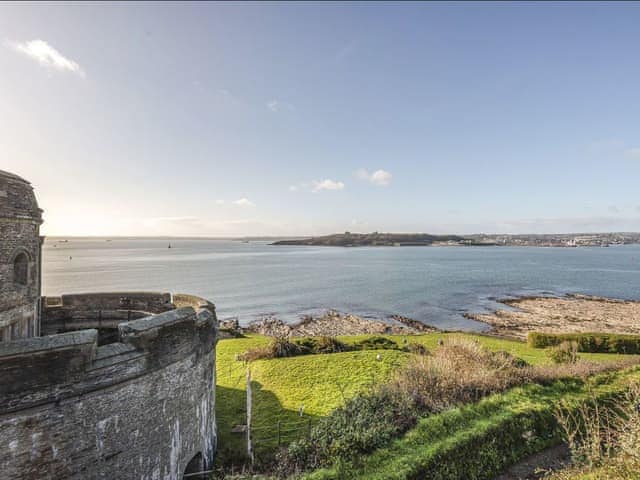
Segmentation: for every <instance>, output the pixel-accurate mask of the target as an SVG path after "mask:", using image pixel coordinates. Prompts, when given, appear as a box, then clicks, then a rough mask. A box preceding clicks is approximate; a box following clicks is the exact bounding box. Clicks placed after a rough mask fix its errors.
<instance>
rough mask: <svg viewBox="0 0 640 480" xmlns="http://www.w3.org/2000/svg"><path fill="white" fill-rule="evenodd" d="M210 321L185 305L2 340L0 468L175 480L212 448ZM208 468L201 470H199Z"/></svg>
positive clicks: (30, 474) (45, 475) (29, 474)
mask: <svg viewBox="0 0 640 480" xmlns="http://www.w3.org/2000/svg"><path fill="white" fill-rule="evenodd" d="M216 323H217V320H216V317H215V313H214V312H213V311H212V310H210V309H200V310H198V311H196V310H194V309H193V308H192V307H184V308H181V309H179V310H176V311H170V312H166V313H163V314H159V315H157V316H152V317H146V318H142V319H139V320H134V321H131V322H127V323H125V324H123V325H121V328H120V332H121V342H117V343H113V344H110V345H105V346H101V347H98V346H97V332H96V331H95V330H83V331H80V332H74V333H67V334H61V335H55V336H49V337H40V338H32V339H26V340H19V341H13V342H8V343H5V344H1V343H0V472H2V475H3V477H2V478H4V476H6V477H7V478H14V479H31V478H42V479H63V478H70V479H114V478H136V479H138V478H139V479H150V480H151V479H158V480H160V479H163V480H164V479H170V480H173V479H181V478H182V475H183V472H184V469H185V468H186V466H187V464H188V463H189V461H190V460H191V459H192V458H194V457H195V456H196V455H198V454H201V455H202V457H203V461H204V462H205V463H206V464H208V465H210V464H211V462H212V460H213V455H214V451H215V438H216V436H215V414H214V392H215V342H216ZM204 466H205V465H203V467H204Z"/></svg>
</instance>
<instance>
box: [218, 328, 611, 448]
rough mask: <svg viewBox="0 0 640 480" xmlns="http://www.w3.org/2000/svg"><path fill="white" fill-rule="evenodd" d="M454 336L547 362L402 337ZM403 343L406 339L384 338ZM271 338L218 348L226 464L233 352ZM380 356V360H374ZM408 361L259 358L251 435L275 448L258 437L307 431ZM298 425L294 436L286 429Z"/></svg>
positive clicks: (367, 354) (235, 402)
mask: <svg viewBox="0 0 640 480" xmlns="http://www.w3.org/2000/svg"><path fill="white" fill-rule="evenodd" d="M452 335H463V336H466V337H471V338H477V339H478V341H479V342H480V343H482V344H484V345H486V346H487V347H488V348H490V349H494V350H506V351H508V352H511V353H513V354H514V355H516V356H518V357H520V358H522V359H524V360H526V361H527V362H529V363H531V364H539V363H543V362H546V361H547V358H546V356H545V352H544V350H540V349H533V348H530V347H528V346H527V345H526V344H525V343H521V342H514V341H510V340H502V339H497V338H492V337H486V336H479V335H467V334H439V333H437V334H426V335H419V336H409V337H406V338H407V340H408V341H409V342H415V343H421V344H423V345H425V346H426V347H427V348H429V349H435V348H437V345H438V340H439V339H441V338H446V337H448V336H452ZM367 337H369V336H367V335H359V336H348V337H341V340H343V341H346V342H356V341H358V340H362V339H364V338H367ZM388 338H391V339H393V340H395V341H396V342H397V343H399V344H402V343H403V339H404V338H405V337H402V336H388ZM269 341H270V339H269V338H267V337H263V336H259V335H254V336H249V337H247V338H239V339H224V340H221V341H220V342H219V343H218V347H217V376H218V377H217V391H216V395H217V399H216V415H217V424H218V443H219V454H220V455H219V456H220V457H221V460H222V461H224V460H225V458H226V459H228V458H230V457H233V458H234V459H238V460H239V459H240V456H241V454H242V452H243V451H244V436H243V435H241V434H232V433H231V428H232V427H233V426H234V425H237V424H244V423H245V402H246V393H245V386H246V368H247V365H245V364H243V362H239V361H237V360H235V357H236V354H239V353H242V352H245V351H246V350H248V349H250V348H253V347H255V346H259V345H265V344H267V343H268V342H269ZM378 354H380V355H381V357H382V360H381V361H376V356H377V355H378ZM580 356H581V358H590V359H594V360H602V359H607V358H615V355H610V354H581V355H580ZM408 358H409V354H407V353H403V352H399V351H390V350H385V351H375V350H373V351H361V352H346V353H337V354H331V355H308V356H302V357H293V358H281V359H275V360H260V361H256V362H253V363H252V364H251V370H252V378H253V382H254V383H253V408H254V414H253V423H254V426H255V435H254V437H255V438H256V440H257V442H256V443H257V444H258V446H260V445H262V446H263V447H264V448H271V447H273V446H274V445H275V444H276V443H277V441H276V440H275V439H272V440H264V441H260V438H261V437H262V438H265V437H274V436H275V435H276V429H275V425H276V423H277V422H278V421H281V422H282V424H283V428H282V440H283V442H287V441H291V440H293V439H295V438H297V436H300V435H303V434H304V432H305V422H306V421H307V419H311V421H313V420H314V419H316V418H318V417H320V416H324V415H327V414H328V413H329V412H330V411H331V410H333V409H334V408H336V407H337V406H339V405H341V404H342V403H343V402H344V400H345V399H346V398H349V397H352V396H353V395H355V394H356V393H358V392H360V391H362V390H364V389H366V388H367V387H368V386H369V385H371V384H375V383H380V382H382V381H384V380H385V379H386V378H388V377H389V375H390V374H391V373H392V372H393V371H394V370H395V369H396V368H398V367H399V366H401V365H402V364H403V363H404V362H406V360H407V359H408ZM301 405H304V414H305V416H304V418H303V419H301V418H300V417H299V416H298V409H299V408H300V406H301ZM293 423H296V424H297V426H298V427H299V430H298V431H297V432H293V431H291V429H287V428H286V426H287V425H291V426H295V425H292V424H293Z"/></svg>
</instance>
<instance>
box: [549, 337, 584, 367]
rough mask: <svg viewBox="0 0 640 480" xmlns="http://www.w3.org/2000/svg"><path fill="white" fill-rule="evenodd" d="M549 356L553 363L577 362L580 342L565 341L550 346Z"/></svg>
mask: <svg viewBox="0 0 640 480" xmlns="http://www.w3.org/2000/svg"><path fill="white" fill-rule="evenodd" d="M548 355H549V358H551V360H552V361H553V363H576V362H577V361H578V342H575V341H571V342H569V341H565V342H562V343H560V344H559V345H556V346H555V347H549V348H548Z"/></svg>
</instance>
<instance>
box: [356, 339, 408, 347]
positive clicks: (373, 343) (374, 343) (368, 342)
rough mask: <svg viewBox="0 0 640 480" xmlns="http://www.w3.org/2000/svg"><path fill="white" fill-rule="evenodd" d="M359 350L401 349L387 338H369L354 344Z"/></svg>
mask: <svg viewBox="0 0 640 480" xmlns="http://www.w3.org/2000/svg"><path fill="white" fill-rule="evenodd" d="M354 348H355V349H359V350H398V349H400V347H399V346H398V344H397V343H396V342H394V341H393V340H390V339H388V338H387V337H368V338H366V339H365V340H361V341H359V342H357V343H356V344H354Z"/></svg>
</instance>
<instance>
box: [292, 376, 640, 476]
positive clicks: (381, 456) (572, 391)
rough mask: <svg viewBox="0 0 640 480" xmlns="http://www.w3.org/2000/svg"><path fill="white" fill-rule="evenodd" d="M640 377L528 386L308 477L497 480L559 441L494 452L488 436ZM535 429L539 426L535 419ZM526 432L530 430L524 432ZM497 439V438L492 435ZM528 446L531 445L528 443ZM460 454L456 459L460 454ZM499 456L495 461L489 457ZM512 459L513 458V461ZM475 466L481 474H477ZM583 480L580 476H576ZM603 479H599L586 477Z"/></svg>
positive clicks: (543, 438) (542, 436)
mask: <svg viewBox="0 0 640 480" xmlns="http://www.w3.org/2000/svg"><path fill="white" fill-rule="evenodd" d="M639 377H640V368H638V367H633V368H631V369H628V370H626V371H625V372H616V373H614V374H604V375H600V376H597V377H595V378H594V379H593V380H592V381H591V382H589V383H588V384H587V385H584V386H581V385H580V383H579V382H574V383H573V384H572V383H571V382H558V383H556V384H555V385H553V386H548V387H542V386H540V385H527V386H525V387H518V388H514V389H512V390H510V391H509V392H507V393H505V394H497V395H493V396H491V397H488V398H486V399H483V400H481V401H480V402H478V403H475V404H471V405H465V406H463V407H459V408H455V409H451V410H448V411H446V412H443V413H441V414H439V415H433V416H430V417H426V418H423V419H422V420H420V422H419V423H418V425H417V426H416V427H415V428H414V429H412V430H411V431H409V432H408V433H407V434H406V435H405V436H404V437H402V438H400V439H398V440H396V441H395V442H394V443H393V444H392V445H390V446H389V447H388V448H383V449H380V450H377V451H376V452H374V453H373V454H371V455H369V456H365V457H363V458H362V459H361V463H360V465H358V466H357V467H353V466H351V467H349V466H348V465H342V466H340V467H338V468H329V469H323V470H318V471H316V472H313V473H310V474H309V475H307V476H305V477H304V478H307V479H309V480H330V479H340V478H351V479H354V480H356V479H359V478H362V479H367V480H393V479H397V480H406V479H412V478H434V479H435V478H443V479H444V478H449V479H453V478H478V479H480V478H492V477H493V476H495V474H497V473H498V472H499V471H500V470H501V469H502V468H503V467H504V466H506V465H509V464H511V463H513V462H515V461H517V460H518V459H519V458H522V457H523V456H526V455H527V454H530V453H534V452H537V451H540V450H542V449H544V448H545V447H547V446H550V445H553V444H555V443H557V442H558V439H557V438H555V437H553V436H549V435H548V433H549V432H548V431H545V430H543V431H540V432H538V433H537V435H534V436H533V437H532V438H530V439H524V438H521V439H519V444H518V446H517V448H518V449H520V451H518V452H516V451H514V450H516V447H515V446H512V447H511V448H510V449H508V450H507V451H504V450H501V449H498V450H496V451H492V444H491V442H489V443H487V442H486V440H485V435H486V434H487V432H493V433H491V434H490V435H493V436H495V435H497V434H498V433H497V432H500V431H501V430H503V428H505V427H506V426H507V425H508V422H512V421H513V420H514V419H515V418H517V417H518V416H520V417H522V418H524V419H525V422H524V423H525V424H526V417H530V418H531V419H534V418H536V416H539V415H546V416H547V417H549V418H552V416H553V405H555V404H557V403H558V402H559V401H560V400H563V401H579V400H581V399H585V398H593V397H592V396H601V395H604V396H606V395H609V394H611V393H612V392H620V391H623V390H624V389H625V388H626V386H627V385H628V384H629V382H630V381H631V380H632V379H637V378H639ZM531 425H532V426H533V425H535V422H534V421H532V422H531ZM522 431H524V430H522ZM489 438H491V437H489ZM483 441H484V443H487V445H485V447H486V449H485V450H483V451H482V454H481V455H479V456H478V457H477V458H475V457H474V455H475V454H474V453H472V452H475V451H477V449H476V448H475V445H477V444H478V443H482V442H483ZM527 444H528V445H527ZM456 449H459V450H461V451H466V452H467V455H468V457H459V458H465V459H467V460H471V461H470V462H469V464H468V465H467V464H464V463H463V462H464V460H463V461H462V462H461V465H460V466H461V467H462V468H458V469H456V466H455V462H446V461H445V462H443V459H446V458H447V456H448V455H451V453H452V452H454V451H457V450H456ZM454 456H455V455H454ZM491 456H493V457H494V458H493V459H492V461H489V457H491ZM506 456H511V457H513V458H507V457H506ZM472 468H475V469H476V470H474V471H472ZM577 478H580V477H576V480H577ZM584 478H597V477H584Z"/></svg>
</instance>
